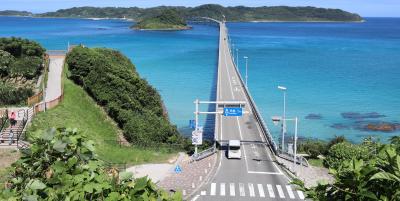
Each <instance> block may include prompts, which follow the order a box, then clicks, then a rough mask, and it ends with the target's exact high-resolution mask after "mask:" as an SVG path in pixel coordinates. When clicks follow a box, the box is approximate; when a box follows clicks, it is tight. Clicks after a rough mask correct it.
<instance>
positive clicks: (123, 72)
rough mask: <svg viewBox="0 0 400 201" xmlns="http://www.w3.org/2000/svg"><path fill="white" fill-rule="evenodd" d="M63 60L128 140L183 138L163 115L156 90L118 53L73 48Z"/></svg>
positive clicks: (147, 141) (152, 141) (153, 141)
mask: <svg viewBox="0 0 400 201" xmlns="http://www.w3.org/2000/svg"><path fill="white" fill-rule="evenodd" d="M67 63H68V65H69V70H70V72H71V74H70V78H71V79H72V80H74V81H75V82H76V83H78V84H80V85H82V86H83V87H84V89H85V90H86V91H87V92H88V93H89V94H90V95H91V96H92V97H93V98H94V99H95V100H96V101H97V103H98V104H99V105H101V106H103V107H104V108H105V110H106V111H107V113H108V114H109V116H110V117H111V118H113V119H114V120H115V121H116V122H117V123H118V125H119V126H120V127H121V128H123V130H124V135H125V137H126V139H128V140H129V141H130V142H132V143H134V144H140V145H157V144H159V143H179V141H182V140H183V139H181V137H180V135H179V133H178V132H177V129H176V127H175V126H172V125H171V124H170V123H169V120H168V118H167V117H166V116H165V115H164V114H163V113H164V112H163V108H162V101H161V97H160V95H159V94H158V93H157V91H156V89H154V88H153V87H151V86H150V85H149V84H148V83H147V81H145V80H144V79H141V78H140V77H139V75H138V73H137V72H136V71H135V66H134V65H133V64H132V63H131V62H130V60H129V59H128V58H127V57H125V56H123V55H122V54H121V53H119V52H117V51H114V50H109V49H89V48H83V47H77V48H74V50H73V51H72V52H70V53H69V54H68V56H67ZM177 141H178V142H177Z"/></svg>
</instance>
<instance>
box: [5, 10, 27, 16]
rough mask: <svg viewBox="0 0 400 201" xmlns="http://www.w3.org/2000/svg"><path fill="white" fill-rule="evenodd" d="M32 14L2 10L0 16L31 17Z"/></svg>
mask: <svg viewBox="0 0 400 201" xmlns="http://www.w3.org/2000/svg"><path fill="white" fill-rule="evenodd" d="M32 15H33V13H31V12H27V11H17V10H3V11H0V16H32Z"/></svg>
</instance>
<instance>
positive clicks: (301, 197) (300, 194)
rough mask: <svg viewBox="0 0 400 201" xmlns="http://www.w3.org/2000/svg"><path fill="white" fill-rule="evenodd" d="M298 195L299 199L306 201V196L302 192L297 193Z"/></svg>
mask: <svg viewBox="0 0 400 201" xmlns="http://www.w3.org/2000/svg"><path fill="white" fill-rule="evenodd" d="M297 194H298V195H299V198H300V199H302V200H304V194H303V192H302V191H297Z"/></svg>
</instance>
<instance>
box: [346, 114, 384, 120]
mask: <svg viewBox="0 0 400 201" xmlns="http://www.w3.org/2000/svg"><path fill="white" fill-rule="evenodd" d="M341 115H342V117H343V118H345V119H355V120H362V119H377V118H382V117H386V115H383V114H379V113H377V112H367V113H359V112H343V113H341Z"/></svg>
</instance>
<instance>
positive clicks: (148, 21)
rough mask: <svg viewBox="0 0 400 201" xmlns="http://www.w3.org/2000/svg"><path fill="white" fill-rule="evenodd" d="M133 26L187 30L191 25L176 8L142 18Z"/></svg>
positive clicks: (165, 29) (142, 28) (137, 27)
mask: <svg viewBox="0 0 400 201" xmlns="http://www.w3.org/2000/svg"><path fill="white" fill-rule="evenodd" d="M131 28H134V29H139V30H163V31H175V30H187V29H190V27H189V26H188V25H187V23H186V20H185V19H184V18H183V17H182V16H180V15H179V14H178V12H177V11H176V10H174V9H166V10H163V11H162V13H161V14H160V15H156V16H154V17H147V18H145V19H143V20H140V21H139V22H138V23H136V24H135V25H133V26H132V27H131Z"/></svg>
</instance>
